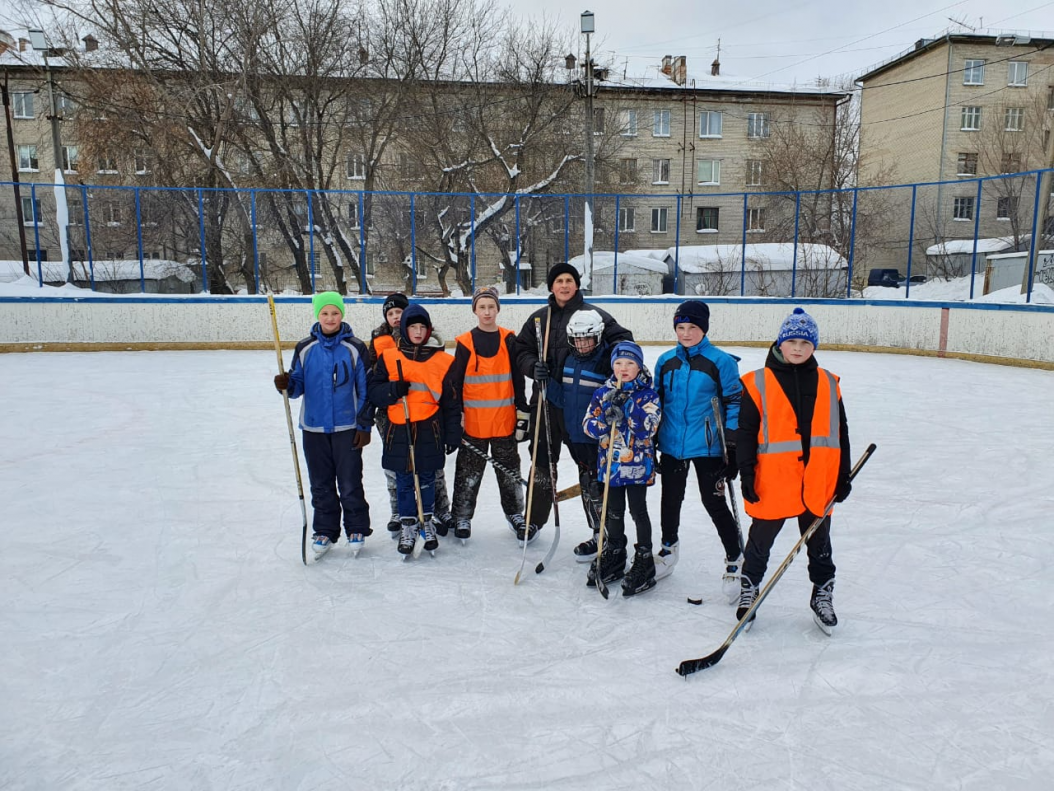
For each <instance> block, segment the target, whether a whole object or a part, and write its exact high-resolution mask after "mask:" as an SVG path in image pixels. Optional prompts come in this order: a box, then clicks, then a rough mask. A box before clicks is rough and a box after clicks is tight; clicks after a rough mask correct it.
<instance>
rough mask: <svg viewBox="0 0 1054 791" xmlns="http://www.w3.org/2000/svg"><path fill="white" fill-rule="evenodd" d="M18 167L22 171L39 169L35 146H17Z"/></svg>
mask: <svg viewBox="0 0 1054 791" xmlns="http://www.w3.org/2000/svg"><path fill="white" fill-rule="evenodd" d="M18 169H19V170H22V171H27V170H28V171H37V170H40V163H39V162H38V161H37V147H36V146H19V147H18Z"/></svg>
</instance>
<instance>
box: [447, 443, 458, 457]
mask: <svg viewBox="0 0 1054 791" xmlns="http://www.w3.org/2000/svg"><path fill="white" fill-rule="evenodd" d="M456 451H457V445H454V444H453V443H450V442H448V443H447V444H446V455H447V456H449V455H451V454H452V453H454V452H456Z"/></svg>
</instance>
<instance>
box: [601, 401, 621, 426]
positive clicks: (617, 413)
mask: <svg viewBox="0 0 1054 791" xmlns="http://www.w3.org/2000/svg"><path fill="white" fill-rule="evenodd" d="M622 418H623V413H622V407H621V406H619V405H618V404H615V403H614V402H612V403H611V404H608V408H607V409H605V410H604V422H605V423H607V424H608V426H609V427H610V426H617V425H618V424H619V423H621V422H622Z"/></svg>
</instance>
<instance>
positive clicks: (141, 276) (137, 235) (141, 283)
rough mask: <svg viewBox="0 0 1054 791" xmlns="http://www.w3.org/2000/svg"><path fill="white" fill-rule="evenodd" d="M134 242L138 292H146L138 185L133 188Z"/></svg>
mask: <svg viewBox="0 0 1054 791" xmlns="http://www.w3.org/2000/svg"><path fill="white" fill-rule="evenodd" d="M135 243H136V247H137V248H138V250H139V293H140V294H145V293H146V272H145V271H144V270H145V266H144V265H143V205H142V203H140V201H139V187H136V188H135Z"/></svg>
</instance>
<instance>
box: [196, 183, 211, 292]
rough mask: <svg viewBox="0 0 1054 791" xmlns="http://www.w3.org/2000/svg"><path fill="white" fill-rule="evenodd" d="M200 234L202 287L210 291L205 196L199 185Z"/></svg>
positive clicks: (205, 290)
mask: <svg viewBox="0 0 1054 791" xmlns="http://www.w3.org/2000/svg"><path fill="white" fill-rule="evenodd" d="M198 235H199V239H200V244H201V288H202V290H203V291H204V292H205V293H206V294H208V293H209V278H208V274H207V273H206V271H205V198H204V196H203V194H202V191H201V187H198Z"/></svg>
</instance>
